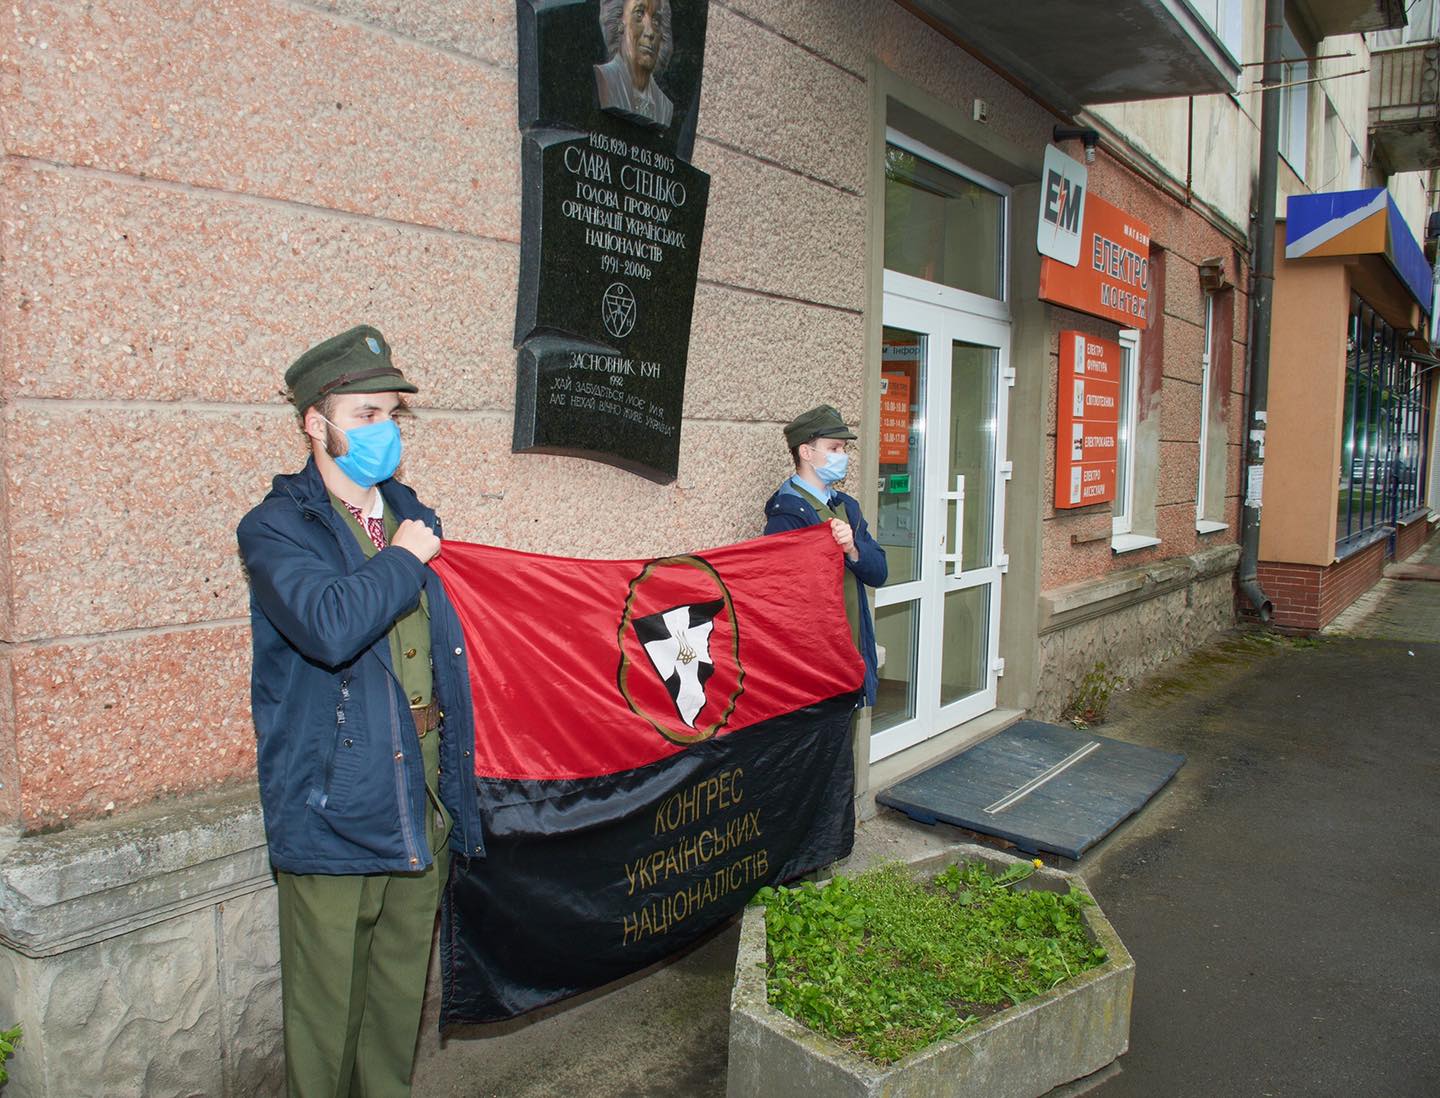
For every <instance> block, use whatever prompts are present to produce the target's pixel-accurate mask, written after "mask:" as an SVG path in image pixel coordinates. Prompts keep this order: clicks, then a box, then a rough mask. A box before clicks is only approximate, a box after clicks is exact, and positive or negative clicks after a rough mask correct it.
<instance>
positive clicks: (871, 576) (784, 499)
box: [765, 480, 890, 705]
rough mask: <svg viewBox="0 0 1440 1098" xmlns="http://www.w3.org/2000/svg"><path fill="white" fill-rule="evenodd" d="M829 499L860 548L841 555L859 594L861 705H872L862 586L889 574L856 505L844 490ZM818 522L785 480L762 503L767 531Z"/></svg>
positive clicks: (870, 633)
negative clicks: (854, 557) (842, 514)
mask: <svg viewBox="0 0 1440 1098" xmlns="http://www.w3.org/2000/svg"><path fill="white" fill-rule="evenodd" d="M832 498H834V499H835V500H837V501H839V502H840V503H841V504H843V505H844V507H845V515H846V517H847V518H849V520H850V526H851V528H852V529H853V530H854V531H855V548H856V549H858V550H859V551H860V559H859V560H851V559H850V558H849V557H846V558H845V567H846V569H847V570H848V571H849V573H850V576H851V578H852V579H853V581H854V582H855V584H856V590H857V592H858V593H859V596H860V655H861V656H862V657H863V658H864V660H865V704H866V705H874V704H875V681H876V678H877V672H878V670H879V668H878V666H877V664H878V663H879V660H878V659H877V657H876V655H875V624H874V623H873V622H872V621H871V620H870V603H869V601H868V600H867V599H866V598H865V588H866V587H881V586H883V585H884V583H885V580H886V578H887V577H888V576H889V575H890V566H889V564H888V563H887V562H886V560H885V550H884V549H882V548H881V547H880V543H879V542H878V541H876V540H875V539H874V538H872V537H871V536H870V528H869V527H868V526H866V525H865V516H864V515H862V514H861V513H860V504H858V503H856V502H855V500H854V498H853V497H851V496H847V495H846V494H845V493H844V492H834V493H832ZM819 521H820V514H819V512H818V511H816V510H815V507H814V505H813V504H812V503H811V502H810V501H809V500H808V499H806V498H805V497H804V496H803V495H801V494H800V492H799V491H797V490H796V488H795V486H794V485H793V484H791V483H790V482H789V481H788V480H787V481H786V482H785V483H784V484H782V485H780V487H779V488H778V489H777V490H776V492H775V494H774V495H773V496H771V497H770V499H769V501H768V502H767V503H766V504H765V532H766V533H767V534H778V533H779V532H780V531H782V530H799V529H802V528H803V527H806V526H814V525H815V524H816V523H818V522H819Z"/></svg>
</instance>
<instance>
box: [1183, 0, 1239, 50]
mask: <svg viewBox="0 0 1440 1098" xmlns="http://www.w3.org/2000/svg"><path fill="white" fill-rule="evenodd" d="M1190 6H1191V7H1192V8H1194V9H1195V12H1196V14H1198V15H1199V16H1200V18H1201V19H1203V20H1205V22H1207V23H1209V24H1210V29H1211V30H1213V31H1214V32H1215V36H1216V37H1217V38H1219V39H1220V42H1221V44H1222V45H1224V47H1225V48H1226V50H1228V51H1229V53H1230V56H1231V57H1233V58H1234V59H1235V60H1236V61H1243V60H1244V58H1243V57H1241V56H1240V54H1241V52H1242V50H1241V47H1242V46H1243V42H1242V41H1241V38H1242V34H1243V30H1244V27H1243V23H1242V21H1241V20H1242V17H1243V15H1244V10H1243V9H1244V0H1190Z"/></svg>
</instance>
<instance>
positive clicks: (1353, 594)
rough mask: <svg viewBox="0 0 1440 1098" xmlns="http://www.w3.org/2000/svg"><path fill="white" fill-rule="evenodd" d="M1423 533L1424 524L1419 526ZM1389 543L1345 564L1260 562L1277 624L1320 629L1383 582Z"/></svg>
mask: <svg viewBox="0 0 1440 1098" xmlns="http://www.w3.org/2000/svg"><path fill="white" fill-rule="evenodd" d="M1417 527H1418V528H1419V529H1424V526H1423V524H1417ZM1389 545H1390V543H1389V541H1388V540H1387V541H1378V542H1376V543H1375V544H1374V545H1371V546H1369V547H1367V548H1365V549H1363V550H1361V551H1360V552H1358V553H1355V554H1354V555H1352V556H1349V557H1346V558H1345V559H1344V560H1342V561H1336V562H1335V563H1334V564H1331V565H1329V566H1328V567H1324V568H1321V567H1319V566H1317V565H1313V564H1287V563H1284V562H1280V561H1261V562H1260V565H1259V568H1258V574H1259V579H1260V586H1261V587H1262V588H1263V589H1264V591H1265V593H1266V594H1267V595H1269V596H1270V600H1271V601H1272V602H1273V603H1274V604H1275V616H1274V618H1273V621H1274V624H1275V625H1277V626H1280V627H1282V628H1286V629H1321V628H1323V627H1324V626H1326V625H1328V624H1329V623H1330V622H1331V621H1333V620H1334V619H1335V616H1336V615H1337V614H1339V613H1340V611H1341V610H1343V609H1345V607H1347V606H1349V605H1350V604H1351V603H1352V602H1354V601H1355V600H1356V599H1358V598H1359V597H1360V596H1361V595H1363V594H1364V593H1365V592H1366V591H1368V590H1370V588H1371V587H1373V586H1374V585H1375V584H1376V583H1377V582H1378V581H1379V579H1380V576H1381V574H1382V571H1383V569H1384V567H1385V562H1386V560H1387V559H1388V552H1389Z"/></svg>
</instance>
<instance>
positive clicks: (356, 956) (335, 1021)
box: [275, 736, 450, 1098]
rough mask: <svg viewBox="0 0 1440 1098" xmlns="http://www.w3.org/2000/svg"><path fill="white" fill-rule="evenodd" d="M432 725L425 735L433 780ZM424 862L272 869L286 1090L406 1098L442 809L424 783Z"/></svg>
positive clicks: (313, 1097)
mask: <svg viewBox="0 0 1440 1098" xmlns="http://www.w3.org/2000/svg"><path fill="white" fill-rule="evenodd" d="M436 739H438V737H435V736H430V737H427V740H428V741H429V742H422V747H423V749H424V753H425V756H426V757H425V762H426V764H427V765H426V775H427V777H429V778H430V788H431V789H432V790H433V788H434V785H433V783H434V778H433V775H434V774H435V770H436V767H437V766H438V764H439V757H438V756H439V752H438V747H437V745H436V743H435V742H434V741H435V740H436ZM430 796H431V808H430V811H428V812H426V814H425V816H426V838H427V839H428V840H429V844H430V850H431V852H432V853H433V854H434V857H435V860H434V862H433V863H432V864H431V866H430V868H429V869H427V870H424V871H423V872H420V873H375V874H368V875H350V876H328V875H324V874H315V875H305V876H298V875H295V874H292V873H276V874H275V877H276V883H277V885H278V894H279V901H280V979H281V1001H282V1010H283V1013H284V1024H285V1080H286V1085H287V1087H288V1090H289V1095H290V1098H408V1096H409V1094H410V1074H411V1071H412V1070H413V1068H414V1066H415V1040H416V1037H417V1036H418V1035H419V1032H420V1007H421V1004H422V1003H423V1002H424V999H425V976H426V973H427V971H428V969H429V966H430V950H431V946H432V944H433V942H434V939H435V913H436V909H437V908H438V906H439V903H440V890H441V889H442V888H443V887H444V884H445V881H446V878H447V876H448V873H449V868H450V853H449V850H448V849H447V848H446V841H447V840H448V838H449V833H450V820H449V817H448V816H447V815H446V814H445V813H444V811H443V810H442V809H440V808H439V802H438V800H436V799H435V796H434V794H433V792H432V793H431V795H430Z"/></svg>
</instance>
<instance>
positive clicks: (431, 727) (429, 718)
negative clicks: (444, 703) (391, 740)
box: [410, 700, 440, 740]
mask: <svg viewBox="0 0 1440 1098" xmlns="http://www.w3.org/2000/svg"><path fill="white" fill-rule="evenodd" d="M410 715H411V716H412V717H414V718H415V731H416V732H418V733H419V734H420V738H421V739H422V740H423V739H424V738H425V737H426V735H427V734H429V733H431V732H433V731H435V729H437V728H439V727H440V703H439V702H438V701H434V700H432V701H431V702H430V704H429V705H412V706H411V707H410Z"/></svg>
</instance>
